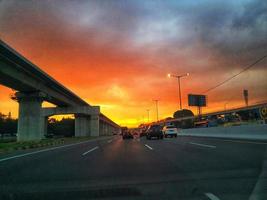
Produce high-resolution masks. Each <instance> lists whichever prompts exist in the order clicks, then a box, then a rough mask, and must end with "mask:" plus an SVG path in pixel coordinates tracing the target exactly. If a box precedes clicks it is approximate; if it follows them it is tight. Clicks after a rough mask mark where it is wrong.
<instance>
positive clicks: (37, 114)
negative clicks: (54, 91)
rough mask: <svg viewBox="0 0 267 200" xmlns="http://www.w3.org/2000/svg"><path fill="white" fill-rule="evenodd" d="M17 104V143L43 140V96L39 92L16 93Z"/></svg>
mask: <svg viewBox="0 0 267 200" xmlns="http://www.w3.org/2000/svg"><path fill="white" fill-rule="evenodd" d="M15 95H16V99H17V100H18V102H19V118H18V138H17V139H18V141H30V140H40V139H42V138H44V130H45V128H44V125H45V124H44V117H43V116H42V102H43V100H44V98H45V95H44V94H43V93H41V92H34V93H21V92H17V93H16V94H15Z"/></svg>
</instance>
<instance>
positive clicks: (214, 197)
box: [205, 193, 220, 200]
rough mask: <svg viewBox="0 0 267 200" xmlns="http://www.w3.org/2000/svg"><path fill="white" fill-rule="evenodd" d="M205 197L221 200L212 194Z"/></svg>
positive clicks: (211, 199)
mask: <svg viewBox="0 0 267 200" xmlns="http://www.w3.org/2000/svg"><path fill="white" fill-rule="evenodd" d="M205 195H206V196H207V197H208V198H209V199H210V200H220V199H219V198H218V197H216V196H215V195H214V194H212V193H205Z"/></svg>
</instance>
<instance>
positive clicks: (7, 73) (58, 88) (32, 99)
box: [0, 40, 120, 141]
mask: <svg viewBox="0 0 267 200" xmlns="http://www.w3.org/2000/svg"><path fill="white" fill-rule="evenodd" d="M0 84H2V85H4V86H6V87H9V88H12V89H14V90H16V91H17V92H16V93H15V95H14V97H13V99H15V100H17V101H18V103H19V119H18V140H19V141H25V140H38V139H41V138H43V137H44V135H45V134H46V126H47V118H48V117H49V116H52V115H61V114H74V115H75V136H87V135H92V136H99V135H109V134H112V133H113V132H115V131H118V130H119V128H120V127H119V126H118V125H117V124H116V123H115V122H113V121H112V120H110V119H109V118H108V117H106V116H105V115H103V114H102V113H101V112H100V107H99V106H91V105H90V104H88V103H87V102H85V101H84V100H83V99H81V98H80V97H79V96H77V95H76V94H74V93H73V92H72V91H70V90H69V89H68V88H66V87H64V86H63V85H62V84H60V83H59V82H58V81H56V80H55V79H54V78H52V77H51V76H49V75H48V74H47V73H45V72H44V71H43V70H41V69H40V68H39V67H38V66H36V65H34V64H33V63H32V62H30V61H29V60H27V59H26V58H25V57H23V56H22V55H20V54H19V53H18V52H16V51H15V50H14V49H12V48H11V47H10V46H8V45H7V44H6V43H5V42H3V41H1V40H0ZM44 101H47V102H50V103H52V104H54V105H56V106H57V107H56V108H42V103H43V102H44Z"/></svg>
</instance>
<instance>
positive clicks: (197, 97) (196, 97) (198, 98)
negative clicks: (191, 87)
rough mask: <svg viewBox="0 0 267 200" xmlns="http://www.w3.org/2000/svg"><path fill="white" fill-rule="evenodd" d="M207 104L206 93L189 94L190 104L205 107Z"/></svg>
mask: <svg viewBox="0 0 267 200" xmlns="http://www.w3.org/2000/svg"><path fill="white" fill-rule="evenodd" d="M206 105H207V98H206V95H201V94H188V106H198V107H205V106H206Z"/></svg>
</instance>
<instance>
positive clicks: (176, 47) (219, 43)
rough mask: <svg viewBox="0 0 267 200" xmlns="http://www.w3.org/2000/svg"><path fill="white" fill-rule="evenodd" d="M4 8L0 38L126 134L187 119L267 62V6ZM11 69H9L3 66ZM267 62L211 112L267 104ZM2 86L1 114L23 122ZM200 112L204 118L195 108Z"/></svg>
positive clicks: (50, 4) (42, 4) (52, 0)
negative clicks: (203, 100)
mask: <svg viewBox="0 0 267 200" xmlns="http://www.w3.org/2000/svg"><path fill="white" fill-rule="evenodd" d="M196 2H198V1H190V0H188V1H149V0H148V1H138V0H137V1H134V0H133V1H129V0H128V1H126V0H124V1H122V0H118V1H111V0H110V1H105V0H104V1H82V0H81V1H79V0H77V1H68V0H62V1H61V0H57V1H56V0H44V1H37V0H27V1H26V0H21V1H18V0H17V1H14V0H2V1H0V38H1V40H3V41H4V42H6V43H7V44H9V45H10V46H11V47H12V48H14V49H16V50H17V51H18V52H19V53H21V54H22V55H23V56H25V57H26V58H27V59H29V60H30V61H32V62H33V63H34V64H36V65H37V66H39V67H40V68H41V69H42V70H44V71H45V72H47V73H48V74H49V75H51V76H52V77H53V78H55V79H56V80H58V81H59V82H60V83H62V84H63V85H64V86H66V87H68V88H69V89H70V90H72V91H73V92H75V93H76V94H77V95H78V96H80V97H81V98H83V99H84V100H86V101H87V102H88V103H89V104H91V105H100V106H101V112H103V113H104V114H105V115H107V116H108V117H110V118H111V119H112V120H114V121H115V122H117V123H118V124H120V125H127V126H136V125H138V124H140V123H142V122H143V120H145V121H146V120H147V111H146V110H147V109H150V119H151V120H155V119H156V112H155V111H156V110H155V103H154V102H153V101H152V99H159V100H160V101H159V117H160V118H164V117H169V116H172V115H173V112H174V111H176V110H177V109H178V85H177V80H176V79H173V78H171V79H168V78H167V76H166V75H167V73H173V74H184V73H187V72H188V73H190V76H188V77H185V78H183V79H182V99H183V107H184V108H188V106H187V94H188V93H197V94H200V93H202V92H203V91H205V90H207V89H209V88H210V87H212V86H214V85H216V84H218V83H220V82H221V81H224V80H225V79H227V78H228V77H230V76H232V75H234V74H236V73H238V72H239V71H240V70H242V69H243V68H245V67H246V66H248V65H249V64H251V63H253V62H255V61H256V60H257V59H259V58H260V57H262V56H264V55H266V53H267V14H266V12H264V10H265V11H266V8H267V3H266V1H249V0H243V1H242V0H238V1H230V0H228V1H220V3H218V2H217V3H215V1H212V0H210V1H209V0H207V1H202V3H196ZM0 67H1V66H0ZM266 68H267V60H266V59H265V60H263V61H262V62H260V63H258V64H257V65H255V66H254V67H253V68H251V69H250V70H248V71H246V72H244V73H242V74H241V75H240V76H238V77H236V78H235V79H233V80H231V81H230V82H228V83H227V84H224V85H223V86H221V87H219V88H217V89H216V90H212V91H210V92H209V93H207V95H208V107H206V108H204V109H203V112H209V111H212V110H220V109H224V106H225V105H227V108H230V107H235V106H243V105H244V100H243V93H242V91H243V89H248V90H249V103H250V104H253V103H256V102H260V101H264V100H266V99H267V76H266V75H267V70H266ZM12 93H14V91H12V90H11V89H9V88H6V87H4V86H1V85H0V112H2V113H8V112H9V111H11V112H12V115H13V116H14V117H16V116H17V110H18V104H17V103H16V102H14V101H12V100H10V98H9V95H10V94H12ZM190 109H192V110H193V111H194V112H195V111H196V109H195V108H190Z"/></svg>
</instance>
